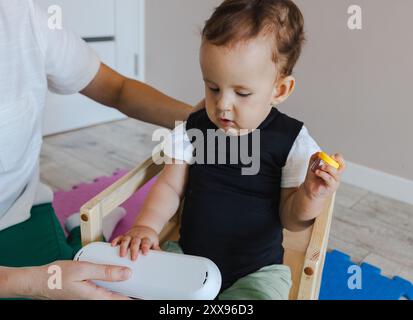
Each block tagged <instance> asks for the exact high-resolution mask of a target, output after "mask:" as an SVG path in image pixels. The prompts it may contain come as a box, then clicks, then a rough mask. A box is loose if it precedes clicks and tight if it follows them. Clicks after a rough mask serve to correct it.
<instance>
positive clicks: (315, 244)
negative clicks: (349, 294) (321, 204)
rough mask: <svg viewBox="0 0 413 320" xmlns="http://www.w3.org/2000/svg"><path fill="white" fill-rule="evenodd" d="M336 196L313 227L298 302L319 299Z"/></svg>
mask: <svg viewBox="0 0 413 320" xmlns="http://www.w3.org/2000/svg"><path fill="white" fill-rule="evenodd" d="M335 196H336V195H335V194H334V195H333V196H332V198H331V200H330V201H329V202H328V203H327V204H326V207H325V209H324V210H323V212H322V213H321V214H320V215H319V216H318V217H317V219H316V221H315V222H314V225H313V227H312V228H313V229H312V232H311V239H310V243H309V245H308V247H307V251H306V254H305V260H304V266H303V270H302V274H301V280H300V286H299V291H298V297H297V299H298V300H317V299H318V295H319V291H320V285H321V280H322V279H321V278H322V274H323V268H324V260H325V255H326V252H327V246H328V237H329V234H330V227H331V221H332V217H333V209H334V202H335Z"/></svg>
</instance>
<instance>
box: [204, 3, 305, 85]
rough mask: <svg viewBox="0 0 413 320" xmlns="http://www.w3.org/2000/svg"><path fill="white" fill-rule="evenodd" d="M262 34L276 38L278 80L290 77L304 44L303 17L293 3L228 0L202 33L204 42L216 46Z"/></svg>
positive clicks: (275, 53) (246, 39)
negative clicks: (279, 77)
mask: <svg viewBox="0 0 413 320" xmlns="http://www.w3.org/2000/svg"><path fill="white" fill-rule="evenodd" d="M261 34H263V35H268V34H270V35H271V36H274V52H273V61H274V62H275V64H276V65H277V68H278V73H279V76H281V77H286V76H289V75H291V74H292V72H293V69H294V66H295V64H296V63H297V61H298V58H299V57H300V54H301V50H302V46H303V43H304V41H305V35H304V18H303V15H302V13H301V11H300V9H299V8H298V7H297V6H296V5H295V4H294V3H293V2H292V1H291V0H225V1H224V2H223V3H222V4H221V5H220V6H219V7H218V8H216V9H215V12H214V13H213V15H212V16H211V18H210V19H209V20H208V21H207V22H206V25H205V27H204V29H203V31H202V37H203V40H204V41H205V40H206V41H208V42H209V43H211V44H214V45H217V46H231V45H235V44H237V43H239V42H241V41H248V40H251V39H253V38H255V37H257V36H259V35H261Z"/></svg>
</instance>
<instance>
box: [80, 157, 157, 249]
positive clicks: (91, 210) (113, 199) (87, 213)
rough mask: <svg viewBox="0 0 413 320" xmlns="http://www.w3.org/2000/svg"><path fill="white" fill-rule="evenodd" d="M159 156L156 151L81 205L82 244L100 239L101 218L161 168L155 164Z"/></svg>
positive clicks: (101, 230) (101, 231) (101, 235)
mask: <svg viewBox="0 0 413 320" xmlns="http://www.w3.org/2000/svg"><path fill="white" fill-rule="evenodd" d="M160 157H161V154H160V153H158V154H156V155H154V156H153V157H151V158H149V159H148V160H146V161H145V162H143V163H142V164H140V165H138V166H137V167H136V168H134V169H133V170H132V171H130V172H129V173H128V174H126V175H125V176H124V177H122V178H121V179H119V181H117V182H116V183H114V184H113V185H112V186H110V187H109V188H107V189H106V190H104V191H103V192H101V193H99V194H98V195H97V196H96V197H94V198H93V199H91V200H90V201H88V202H87V203H85V204H84V205H83V206H82V208H81V209H80V217H81V219H80V220H81V224H80V227H81V234H82V245H83V246H85V245H87V244H88V243H90V242H94V241H101V240H102V237H103V229H102V220H103V218H104V217H105V216H106V215H107V214H109V213H110V212H112V211H113V210H114V209H115V208H117V207H118V206H120V205H121V204H122V203H123V202H125V201H126V200H127V199H129V198H130V197H131V196H132V194H133V193H134V192H135V191H136V190H137V189H139V188H141V187H142V186H144V185H145V184H146V183H147V182H148V181H149V180H151V179H152V178H153V177H155V176H156V175H157V174H159V172H160V171H161V170H162V168H163V165H157V164H156V163H157V160H158V159H160Z"/></svg>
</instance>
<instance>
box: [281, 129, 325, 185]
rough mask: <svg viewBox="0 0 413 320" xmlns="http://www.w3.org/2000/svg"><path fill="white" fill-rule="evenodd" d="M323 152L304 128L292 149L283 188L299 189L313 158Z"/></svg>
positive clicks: (283, 179) (285, 167) (286, 165)
mask: <svg viewBox="0 0 413 320" xmlns="http://www.w3.org/2000/svg"><path fill="white" fill-rule="evenodd" d="M319 151H321V149H320V147H319V146H318V144H317V143H316V142H315V141H314V139H313V138H312V137H311V136H310V134H309V133H308V130H307V128H306V127H303V128H302V129H301V131H300V133H299V135H298V137H297V139H296V140H295V142H294V145H293V147H292V148H291V151H290V154H289V155H288V158H287V162H286V164H285V166H284V168H283V170H282V180H281V188H296V187H299V186H300V185H301V184H302V183H303V182H304V180H305V177H306V175H307V170H308V165H309V162H310V158H311V156H312V155H313V154H314V153H316V152H319Z"/></svg>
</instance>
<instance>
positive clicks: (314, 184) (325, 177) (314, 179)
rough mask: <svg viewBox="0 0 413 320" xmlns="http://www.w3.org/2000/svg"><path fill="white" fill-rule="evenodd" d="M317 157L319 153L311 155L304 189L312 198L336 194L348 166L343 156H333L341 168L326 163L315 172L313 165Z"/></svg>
mask: <svg viewBox="0 0 413 320" xmlns="http://www.w3.org/2000/svg"><path fill="white" fill-rule="evenodd" d="M317 158H318V153H316V154H314V155H313V156H312V157H311V159H310V165H309V168H308V171H307V177H306V179H305V181H304V189H305V191H306V194H307V195H308V196H309V197H310V199H320V198H327V197H329V196H331V195H332V194H334V192H336V191H337V189H338V187H339V186H340V182H341V176H342V174H343V172H344V170H345V168H346V165H345V162H344V159H343V156H342V155H341V154H335V155H334V156H332V158H333V159H334V160H335V161H337V162H338V163H339V165H340V168H339V169H338V170H337V169H335V168H333V167H332V166H330V165H328V164H324V165H322V166H321V167H320V168H318V169H317V170H316V171H315V172H313V171H312V170H311V165H312V163H313V162H314V161H316V160H317Z"/></svg>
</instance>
